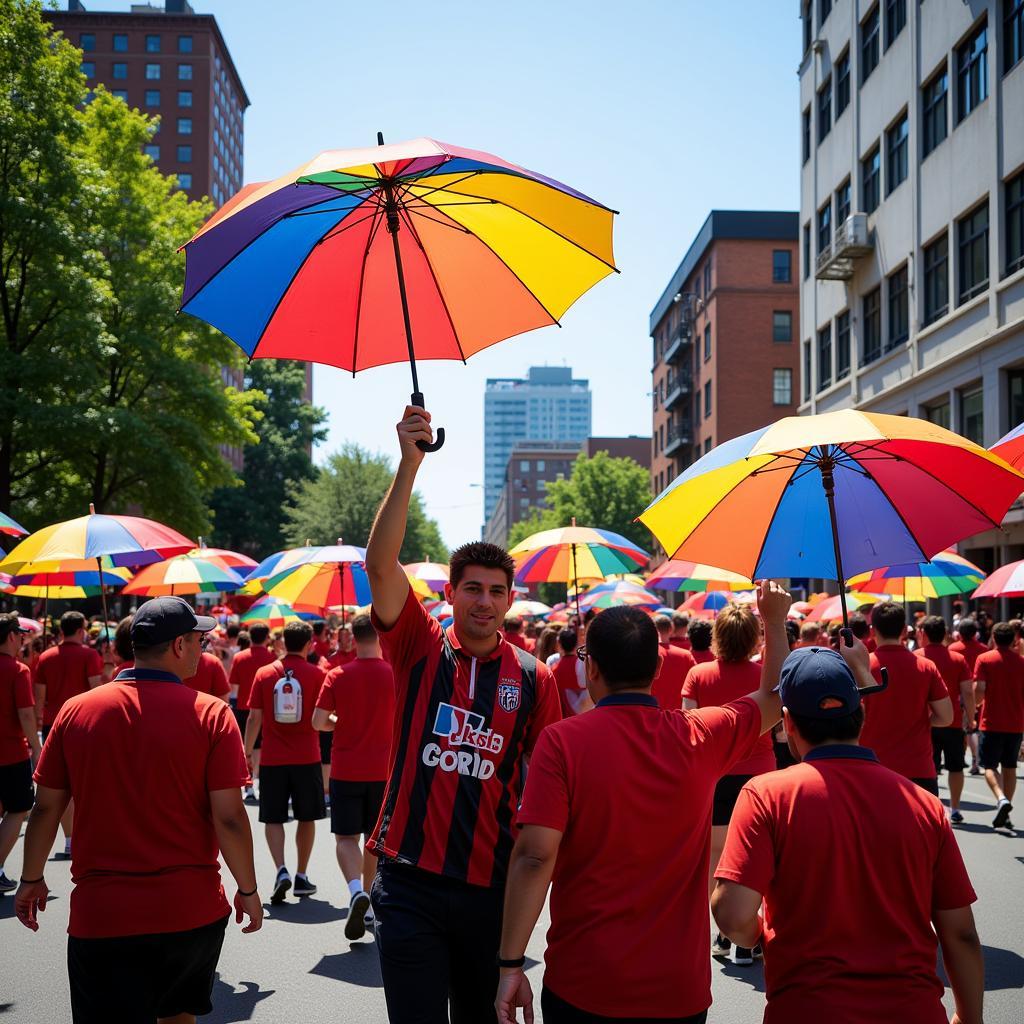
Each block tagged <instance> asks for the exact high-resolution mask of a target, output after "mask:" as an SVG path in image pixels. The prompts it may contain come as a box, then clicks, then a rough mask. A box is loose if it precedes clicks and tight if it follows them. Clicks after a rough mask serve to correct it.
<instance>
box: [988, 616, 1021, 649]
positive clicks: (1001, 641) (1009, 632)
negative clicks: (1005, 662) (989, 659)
mask: <svg viewBox="0 0 1024 1024" xmlns="http://www.w3.org/2000/svg"><path fill="white" fill-rule="evenodd" d="M992 639H993V640H995V642H996V647H1009V646H1010V644H1012V643H1013V641H1014V640H1016V639H1017V631H1016V630H1015V629H1014V628H1013V626H1012V625H1010V623H1009V622H997V623H996V624H995V625H994V626H993V627H992Z"/></svg>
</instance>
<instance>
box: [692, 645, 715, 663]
mask: <svg viewBox="0 0 1024 1024" xmlns="http://www.w3.org/2000/svg"><path fill="white" fill-rule="evenodd" d="M690 654H692V655H693V660H694V661H695V662H696V663H697V664H698V665H706V664H707V663H708V662H709V661H714V660H715V652H714V651H713V650H711V648H710V647H709V648H708V649H707V650H706V651H695V650H693V648H692V647H691V648H690Z"/></svg>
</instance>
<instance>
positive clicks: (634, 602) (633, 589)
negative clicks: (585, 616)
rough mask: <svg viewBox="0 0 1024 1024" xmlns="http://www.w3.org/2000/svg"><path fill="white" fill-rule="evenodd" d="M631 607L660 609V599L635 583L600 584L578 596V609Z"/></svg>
mask: <svg viewBox="0 0 1024 1024" xmlns="http://www.w3.org/2000/svg"><path fill="white" fill-rule="evenodd" d="M618 605H631V606H633V607H636V608H649V609H654V608H660V607H661V598H660V597H658V596H657V595H656V594H652V593H651V592H650V591H649V590H647V589H646V588H644V587H638V586H637V585H636V584H635V583H618V582H616V583H602V584H599V585H598V586H596V587H591V588H590V589H589V590H587V591H584V592H583V593H582V594H580V608H581V609H582V610H583V611H587V610H588V609H590V608H615V607H616V606H618Z"/></svg>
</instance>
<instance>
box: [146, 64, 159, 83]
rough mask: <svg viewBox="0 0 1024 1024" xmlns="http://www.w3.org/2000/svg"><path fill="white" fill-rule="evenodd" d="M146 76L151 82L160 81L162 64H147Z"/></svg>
mask: <svg viewBox="0 0 1024 1024" xmlns="http://www.w3.org/2000/svg"><path fill="white" fill-rule="evenodd" d="M146 78H147V79H149V81H151V82H156V81H159V79H160V65H159V64H147V65H146Z"/></svg>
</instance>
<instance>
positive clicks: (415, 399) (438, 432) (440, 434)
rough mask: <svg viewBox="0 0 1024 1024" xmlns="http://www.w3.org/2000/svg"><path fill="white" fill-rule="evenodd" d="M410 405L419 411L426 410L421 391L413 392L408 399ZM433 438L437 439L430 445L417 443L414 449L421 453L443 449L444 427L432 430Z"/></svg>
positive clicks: (421, 442)
mask: <svg viewBox="0 0 1024 1024" xmlns="http://www.w3.org/2000/svg"><path fill="white" fill-rule="evenodd" d="M409 404H410V405H415V406H416V407H417V408H419V409H426V407H427V405H426V401H425V400H424V398H423V392H422V391H414V392H413V393H412V397H411V398H410V399H409ZM434 436H435V437H436V438H437V440H436V441H434V442H433V443H432V444H427V442H426V441H417V442H416V447H417V448H419V450H420V451H421V452H436V451H440V450H441V448H442V447H444V427H437V428H436V429H435V430H434Z"/></svg>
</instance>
